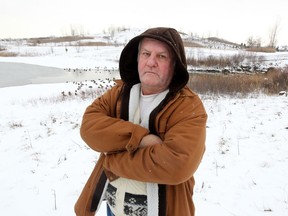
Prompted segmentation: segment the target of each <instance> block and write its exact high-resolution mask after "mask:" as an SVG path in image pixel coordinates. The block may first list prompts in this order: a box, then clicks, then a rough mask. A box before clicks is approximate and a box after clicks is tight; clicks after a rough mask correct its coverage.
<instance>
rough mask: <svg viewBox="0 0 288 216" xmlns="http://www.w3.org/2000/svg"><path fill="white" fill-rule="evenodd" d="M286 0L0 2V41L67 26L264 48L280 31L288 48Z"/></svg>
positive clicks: (56, 32) (60, 31)
mask: <svg viewBox="0 0 288 216" xmlns="http://www.w3.org/2000/svg"><path fill="white" fill-rule="evenodd" d="M286 2H287V0H241V1H240V0H217V1H216V0H197V1H195V0H174V1H171V0H141V1H137V0H100V1H97V0H81V1H80V0H78V1H76V0H49V1H47V0H1V2H0V38H23V37H45V36H64V35H67V34H68V35H69V34H71V27H72V28H74V29H77V30H79V31H80V30H81V32H82V33H88V34H95V33H101V32H103V30H104V29H106V30H107V29H108V28H109V27H112V26H114V27H122V26H124V27H141V28H148V27H155V26H169V27H174V28H176V29H177V30H180V31H185V32H187V33H193V34H197V35H199V36H204V37H207V36H217V37H221V38H224V39H227V40H230V41H232V42H237V43H241V42H244V43H245V42H246V41H247V39H248V38H249V37H253V38H255V39H258V38H259V39H261V41H262V44H264V43H267V42H268V39H269V35H270V33H271V32H272V28H273V27H275V26H276V25H278V26H279V28H278V29H279V31H278V37H277V38H278V45H288V11H287V6H286V4H287V3H286Z"/></svg>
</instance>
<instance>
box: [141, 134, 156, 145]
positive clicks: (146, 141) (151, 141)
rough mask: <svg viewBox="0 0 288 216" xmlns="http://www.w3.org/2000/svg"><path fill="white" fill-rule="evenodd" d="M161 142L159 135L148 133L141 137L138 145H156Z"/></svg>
mask: <svg viewBox="0 0 288 216" xmlns="http://www.w3.org/2000/svg"><path fill="white" fill-rule="evenodd" d="M161 143H162V140H161V139H160V137H158V136H156V135H154V134H148V135H146V136H144V137H143V138H142V140H141V142H140V145H139V147H140V148H144V147H147V146H151V145H157V144H161Z"/></svg>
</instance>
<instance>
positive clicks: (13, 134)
mask: <svg viewBox="0 0 288 216" xmlns="http://www.w3.org/2000/svg"><path fill="white" fill-rule="evenodd" d="M121 37H123V38H125V39H123V40H126V38H129V37H128V36H126V37H125V36H124V35H122V36H121ZM122 48H123V46H119V47H100V48H89V47H83V48H81V49H82V50H81V51H80V52H77V50H76V48H73V47H69V48H68V52H67V53H66V52H65V49H64V47H61V46H59V47H53V52H51V47H49V45H47V46H39V47H37V49H36V48H35V47H33V53H34V54H33V55H32V56H30V55H27V56H20V57H9V58H0V62H21V63H28V64H36V65H41V66H49V67H58V68H62V69H64V68H95V67H105V66H106V67H108V68H112V67H115V68H116V67H117V66H118V63H117V60H118V58H119V56H120V52H121V50H122ZM12 49H15V50H18V51H20V52H23V53H26V54H27V53H31V52H32V51H31V47H28V46H25V45H23V46H19V47H14V48H12ZM49 50H50V51H49ZM201 52H202V53H204V51H201ZM221 53H223V52H221ZM286 55H287V53H286ZM270 58H271V59H273V56H270ZM278 59H279V58H278ZM286 60H287V58H286ZM281 63H282V64H287V61H286V62H284V63H283V62H281ZM0 70H1V68H0ZM15 72H16V71H15ZM95 76H96V75H95ZM83 83H85V84H87V85H83V87H82V88H81V90H82V91H84V92H85V97H84V96H83V95H82V96H81V95H74V93H75V90H76V89H77V87H78V83H73V82H58V83H56V82H55V83H45V84H37V83H35V84H29V85H23V86H12V87H2V88H0V97H1V112H0V119H1V120H0V137H1V139H0V160H1V163H0V173H1V175H0V191H1V192H0V210H1V215H9V216H16V215H25V216H26V215H27V216H28V215H29V216H34V215H35V216H36V215H37V216H44V215H45V216H47V215H49V216H63V215H65V216H66V215H75V214H74V211H73V207H74V204H75V202H76V200H77V198H78V196H79V194H80V192H81V190H82V188H83V186H84V184H85V182H86V180H87V178H88V177H89V175H90V173H91V171H92V169H93V167H94V164H95V162H96V161H97V158H98V153H95V152H93V151H92V150H91V149H89V148H88V147H87V146H86V144H85V143H84V142H83V141H82V139H81V138H80V135H79V127H80V124H81V119H82V115H83V113H84V111H85V108H86V107H87V106H88V105H89V104H90V103H91V102H92V101H93V100H94V98H95V97H97V96H99V95H101V94H102V93H103V91H105V88H104V90H103V89H102V86H110V82H109V80H104V81H103V80H102V81H100V80H98V81H97V83H96V84H95V83H93V85H94V86H93V89H95V88H96V89H97V91H95V92H94V94H91V89H90V88H89V86H91V85H92V83H91V82H90V81H85V82H83ZM103 83H105V84H103ZM98 87H99V88H98ZM106 89H107V87H106ZM69 92H70V93H71V96H69ZM63 95H66V96H63ZM67 95H68V96H67ZM200 96H201V98H202V100H203V103H204V105H205V107H206V110H207V113H208V116H209V118H208V122H207V142H206V152H205V155H204V157H203V160H202V162H201V164H200V167H199V169H198V170H197V172H196V174H195V178H196V185H195V189H194V201H195V205H196V216H209V215H221V216H232V215H233V216H235V215H237V216H243V215H245V216H260V215H261V216H262V215H265V216H266V215H271V216H285V215H288V169H287V167H288V112H287V107H288V98H287V97H286V96H285V95H283V96H279V95H272V96H267V95H257V96H256V95H253V94H252V95H250V96H247V97H245V98H235V97H227V96H226V97H224V96H222V97H219V96H218V97H216V96H213V95H200ZM105 212H106V210H105V206H104V205H102V207H101V209H100V213H99V215H100V216H101V215H105Z"/></svg>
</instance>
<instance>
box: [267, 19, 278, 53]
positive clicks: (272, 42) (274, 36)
mask: <svg viewBox="0 0 288 216" xmlns="http://www.w3.org/2000/svg"><path fill="white" fill-rule="evenodd" d="M279 31H280V23H279V22H276V23H275V24H274V26H273V27H272V28H271V30H270V33H269V47H273V48H275V47H276V45H277V40H278V34H279Z"/></svg>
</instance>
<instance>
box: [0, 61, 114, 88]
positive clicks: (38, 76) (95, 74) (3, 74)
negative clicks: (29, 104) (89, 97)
mask: <svg viewBox="0 0 288 216" xmlns="http://www.w3.org/2000/svg"><path fill="white" fill-rule="evenodd" d="M105 78H109V79H113V78H119V73H118V71H110V70H101V69H95V68H94V69H85V70H84V69H65V70H64V69H62V68H55V67H46V66H39V65H33V64H24V63H12V62H0V87H9V86H19V85H27V84H41V83H61V82H67V81H69V82H72V81H84V80H95V79H105Z"/></svg>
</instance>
